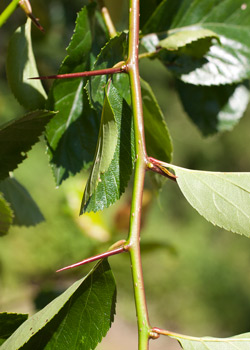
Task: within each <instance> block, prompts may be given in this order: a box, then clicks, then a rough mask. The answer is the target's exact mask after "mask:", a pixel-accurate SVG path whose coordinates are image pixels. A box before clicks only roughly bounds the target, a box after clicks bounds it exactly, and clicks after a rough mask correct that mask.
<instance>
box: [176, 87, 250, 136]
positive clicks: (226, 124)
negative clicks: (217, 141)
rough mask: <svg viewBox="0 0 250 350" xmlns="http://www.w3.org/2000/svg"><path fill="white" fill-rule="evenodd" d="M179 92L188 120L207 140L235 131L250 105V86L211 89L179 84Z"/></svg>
mask: <svg viewBox="0 0 250 350" xmlns="http://www.w3.org/2000/svg"><path fill="white" fill-rule="evenodd" d="M177 90H178V92H179V95H180V98H181V102H182V104H183V106H184V109H185V111H186V112H187V114H188V116H189V117H190V118H191V119H192V120H193V122H194V123H195V124H196V125H197V126H198V128H199V129H200V130H201V132H202V133H203V135H205V136H207V135H210V134H213V133H216V132H220V131H227V130H232V128H233V127H234V126H235V125H236V124H237V123H238V122H239V120H240V118H241V117H242V116H243V114H244V112H245V110H246V108H247V105H248V103H249V84H248V82H246V83H242V84H234V85H225V86H209V87H208V86H195V85H191V84H185V83H183V82H181V81H177ZM194 99H195V100H197V101H199V103H194Z"/></svg>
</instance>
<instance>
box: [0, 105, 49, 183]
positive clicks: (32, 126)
mask: <svg viewBox="0 0 250 350" xmlns="http://www.w3.org/2000/svg"><path fill="white" fill-rule="evenodd" d="M53 115H55V113H54V112H49V111H35V112H30V113H29V114H26V115H25V116H23V117H22V118H19V119H15V120H12V121H11V122H9V123H7V124H4V125H3V126H1V128H0V164H1V167H0V180H3V179H4V178H6V177H8V176H9V172H10V171H13V170H14V169H16V168H17V166H18V164H20V163H21V162H22V161H23V160H24V159H25V158H26V157H27V155H26V152H28V151H29V150H30V149H31V147H32V146H33V145H34V144H35V143H36V142H37V141H38V140H39V136H41V134H42V133H43V131H44V129H45V126H46V124H47V123H48V122H49V121H50V119H51V118H52V117H53Z"/></svg>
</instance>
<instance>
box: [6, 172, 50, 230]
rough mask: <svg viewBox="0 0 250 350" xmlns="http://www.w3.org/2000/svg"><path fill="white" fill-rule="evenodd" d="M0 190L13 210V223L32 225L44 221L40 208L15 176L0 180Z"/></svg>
mask: <svg viewBox="0 0 250 350" xmlns="http://www.w3.org/2000/svg"><path fill="white" fill-rule="evenodd" d="M0 191H1V192H2V193H3V195H4V198H5V199H6V200H7V201H8V203H10V206H11V209H12V210H13V214H14V219H13V224H14V225H19V226H33V225H36V224H38V223H40V222H42V221H44V217H43V215H42V213H41V211H40V209H39V208H38V206H37V204H36V203H35V201H34V200H33V198H32V197H31V195H30V194H29V192H28V191H27V190H26V188H25V187H24V186H23V185H21V184H20V182H18V181H17V180H16V179H15V178H13V177H10V178H7V179H5V180H3V181H1V182H0Z"/></svg>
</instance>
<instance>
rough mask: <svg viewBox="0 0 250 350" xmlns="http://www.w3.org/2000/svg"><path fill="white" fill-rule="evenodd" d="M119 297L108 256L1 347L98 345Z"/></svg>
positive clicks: (61, 349) (82, 348)
mask: <svg viewBox="0 0 250 350" xmlns="http://www.w3.org/2000/svg"><path fill="white" fill-rule="evenodd" d="M115 301H116V286H115V281H114V277H113V274H112V272H111V270H110V266H109V264H108V262H107V260H104V261H101V262H99V263H98V264H97V265H96V266H95V267H94V269H93V270H92V271H91V272H90V273H89V274H88V275H87V276H86V277H84V278H83V279H81V280H79V281H77V282H75V283H74V284H73V285H72V286H71V287H69V288H68V289H67V290H66V291H65V292H64V293H63V294H61V295H60V296H59V297H58V298H56V299H54V300H53V301H52V302H51V303H50V304H48V305H47V306H46V307H45V308H44V309H42V310H41V311H39V312H38V313H36V314H35V315H34V316H32V317H31V318H29V319H28V320H27V321H26V322H24V323H23V324H22V325H21V326H20V327H19V328H18V329H17V330H16V332H15V333H14V334H13V335H12V336H11V337H10V338H8V339H7V340H6V341H5V342H4V344H3V345H2V347H1V350H17V349H20V348H22V350H33V349H36V350H45V349H46V350H52V349H53V350H56V349H58V350H69V349H73V348H74V349H78V350H91V349H94V348H95V347H96V346H97V344H98V343H99V342H100V341H101V339H102V338H103V337H104V336H105V335H106V333H107V331H108V330H109V328H110V326H111V323H112V322H113V319H114V314H115Z"/></svg>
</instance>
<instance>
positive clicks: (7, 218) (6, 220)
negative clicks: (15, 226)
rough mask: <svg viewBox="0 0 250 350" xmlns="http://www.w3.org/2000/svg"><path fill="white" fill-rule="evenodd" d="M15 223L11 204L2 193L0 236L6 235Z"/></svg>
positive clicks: (0, 202) (0, 195) (0, 196)
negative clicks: (13, 222)
mask: <svg viewBox="0 0 250 350" xmlns="http://www.w3.org/2000/svg"><path fill="white" fill-rule="evenodd" d="M12 221H13V213H12V210H11V208H10V205H9V203H8V202H7V201H6V200H5V199H4V197H3V196H2V194H1V193H0V236H4V235H6V233H7V232H8V230H9V228H10V225H11V224H12Z"/></svg>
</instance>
